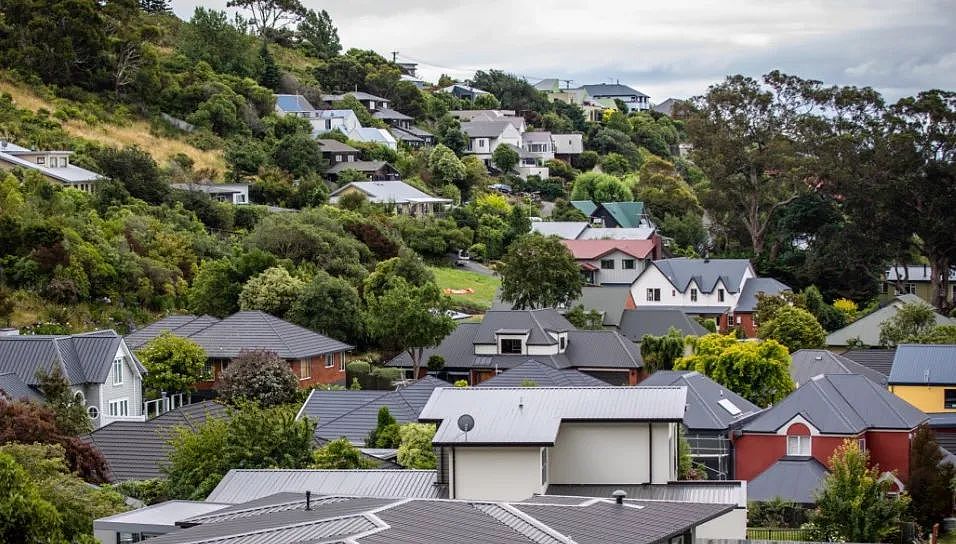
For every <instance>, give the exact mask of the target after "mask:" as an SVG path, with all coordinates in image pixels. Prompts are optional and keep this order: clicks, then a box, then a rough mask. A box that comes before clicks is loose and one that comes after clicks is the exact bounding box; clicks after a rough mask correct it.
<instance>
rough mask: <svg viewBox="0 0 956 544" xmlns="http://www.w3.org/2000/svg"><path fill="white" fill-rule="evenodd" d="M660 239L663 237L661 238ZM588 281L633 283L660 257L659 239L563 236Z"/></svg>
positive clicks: (598, 283)
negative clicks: (568, 237) (608, 238)
mask: <svg viewBox="0 0 956 544" xmlns="http://www.w3.org/2000/svg"><path fill="white" fill-rule="evenodd" d="M658 241H659V239H658ZM561 242H562V243H563V244H564V246H565V247H566V248H568V251H569V252H570V253H571V255H573V256H574V260H575V261H577V263H578V266H580V267H581V275H582V276H583V278H584V283H586V284H588V285H630V284H632V283H634V280H635V279H637V277H638V276H639V275H640V274H641V272H643V271H644V269H645V268H647V266H648V265H649V264H650V263H651V262H652V261H653V260H654V259H656V258H659V257H660V251H661V248H660V246H659V245H658V244H657V243H655V240H561Z"/></svg>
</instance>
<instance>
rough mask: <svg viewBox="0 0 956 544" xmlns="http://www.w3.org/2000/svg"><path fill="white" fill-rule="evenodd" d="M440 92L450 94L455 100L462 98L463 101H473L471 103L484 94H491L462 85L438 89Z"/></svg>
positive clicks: (457, 84)
mask: <svg viewBox="0 0 956 544" xmlns="http://www.w3.org/2000/svg"><path fill="white" fill-rule="evenodd" d="M438 92H440V93H449V94H451V95H453V96H454V97H455V98H460V99H462V100H471V101H474V100H475V98H478V97H479V96H481V95H483V94H491V93H489V92H488V91H483V90H481V89H478V88H476V87H469V86H468V85H462V84H460V83H454V84H452V85H449V86H447V87H442V88H441V89H438Z"/></svg>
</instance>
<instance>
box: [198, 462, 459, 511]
mask: <svg viewBox="0 0 956 544" xmlns="http://www.w3.org/2000/svg"><path fill="white" fill-rule="evenodd" d="M436 481H437V475H436V473H435V471H434V470H307V469H302V470H282V469H261V470H248V469H233V470H230V471H229V472H228V473H226V476H225V477H223V479H222V480H221V481H220V482H219V485H217V486H216V488H215V489H213V490H212V492H211V493H210V494H209V496H208V497H206V500H207V501H210V502H226V503H232V504H238V503H244V502H248V501H251V500H256V499H261V498H263V497H268V496H269V495H274V494H276V493H283V492H292V493H305V492H306V491H311V492H312V493H313V495H364V496H370V497H393V498H413V497H420V498H441V497H447V496H448V489H447V488H446V487H443V486H440V485H437V484H436V483H435V482H436Z"/></svg>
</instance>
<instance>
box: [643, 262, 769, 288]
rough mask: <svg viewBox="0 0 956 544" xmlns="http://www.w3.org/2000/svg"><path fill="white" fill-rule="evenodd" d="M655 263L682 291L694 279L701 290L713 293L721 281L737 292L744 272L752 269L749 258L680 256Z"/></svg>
mask: <svg viewBox="0 0 956 544" xmlns="http://www.w3.org/2000/svg"><path fill="white" fill-rule="evenodd" d="M653 264H654V266H656V267H657V269H658V270H660V271H661V273H662V274H664V277H666V278H667V279H668V280H669V281H670V282H671V284H673V285H674V287H676V288H677V290H678V291H680V292H684V291H686V290H687V287H688V286H689V285H690V282H691V281H694V282H695V283H696V284H697V287H698V288H700V290H701V292H703V293H711V292H713V290H714V289H716V288H717V282H718V281H720V282H722V283H723V284H724V289H727V291H728V292H730V293H736V292H737V289H738V288H739V287H740V283H741V281H742V280H743V277H744V274H746V272H747V271H748V270H750V261H749V260H747V259H688V258H686V257H678V258H673V259H660V260H657V261H654V263H653Z"/></svg>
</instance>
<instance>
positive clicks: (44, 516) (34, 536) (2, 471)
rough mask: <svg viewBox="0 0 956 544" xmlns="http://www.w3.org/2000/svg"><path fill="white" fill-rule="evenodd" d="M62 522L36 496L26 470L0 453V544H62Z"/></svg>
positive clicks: (47, 504)
mask: <svg viewBox="0 0 956 544" xmlns="http://www.w3.org/2000/svg"><path fill="white" fill-rule="evenodd" d="M62 525H63V521H62V520H61V518H60V515H59V513H58V512H57V511H56V507H55V506H53V504H51V503H50V501H48V500H45V499H44V498H43V497H42V496H41V495H40V488H39V486H38V485H37V483H36V482H34V481H33V479H32V478H31V477H30V474H29V473H28V472H27V471H26V469H24V468H23V466H21V465H20V464H19V463H18V462H17V460H16V459H15V458H14V457H13V456H11V455H10V454H8V453H4V452H0V541H2V542H10V543H16V544H20V543H22V544H27V543H32V542H42V543H51V544H54V543H57V544H58V543H60V542H63V531H62Z"/></svg>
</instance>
